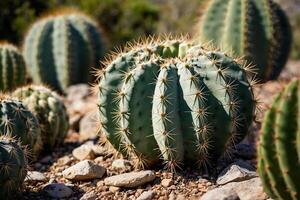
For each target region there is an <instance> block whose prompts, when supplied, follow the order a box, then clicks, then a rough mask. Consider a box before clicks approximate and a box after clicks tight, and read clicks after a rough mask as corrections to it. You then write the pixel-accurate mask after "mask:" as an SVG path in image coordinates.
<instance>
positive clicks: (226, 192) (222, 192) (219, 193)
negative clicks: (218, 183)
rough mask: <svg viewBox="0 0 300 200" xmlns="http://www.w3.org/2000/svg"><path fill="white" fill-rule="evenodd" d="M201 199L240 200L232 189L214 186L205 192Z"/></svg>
mask: <svg viewBox="0 0 300 200" xmlns="http://www.w3.org/2000/svg"><path fill="white" fill-rule="evenodd" d="M201 200H240V198H239V196H238V195H237V193H236V192H235V191H233V190H230V189H224V188H216V189H214V190H211V191H209V192H207V193H205V194H204V195H203V196H202V198H201Z"/></svg>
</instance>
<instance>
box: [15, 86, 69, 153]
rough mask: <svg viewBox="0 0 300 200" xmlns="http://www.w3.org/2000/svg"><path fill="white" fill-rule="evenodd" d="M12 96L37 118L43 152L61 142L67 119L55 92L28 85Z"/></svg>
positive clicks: (66, 129)
mask: <svg viewBox="0 0 300 200" xmlns="http://www.w3.org/2000/svg"><path fill="white" fill-rule="evenodd" d="M12 95H13V96H15V97H16V98H18V99H20V100H21V101H22V102H23V104H24V105H25V106H27V108H28V109H29V110H30V111H31V112H32V113H33V114H34V115H35V116H36V117H37V119H38V121H39V124H40V127H41V138H42V144H43V150H44V151H50V150H51V149H52V148H53V147H55V146H56V145H58V144H60V143H62V142H63V140H64V138H65V136H66V134H67V132H68V127H69V121H68V119H69V117H68V114H67V111H66V108H65V106H64V103H63V101H62V99H61V98H60V97H59V96H58V94H57V93H56V92H54V91H52V90H50V89H48V88H46V87H45V86H40V85H30V86H26V87H22V88H18V89H17V90H16V91H14V93H13V94H12Z"/></svg>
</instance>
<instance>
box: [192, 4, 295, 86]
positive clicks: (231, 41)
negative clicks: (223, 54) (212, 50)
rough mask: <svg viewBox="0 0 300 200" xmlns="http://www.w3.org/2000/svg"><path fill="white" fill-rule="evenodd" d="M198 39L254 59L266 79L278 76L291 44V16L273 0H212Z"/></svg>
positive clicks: (262, 77)
mask: <svg viewBox="0 0 300 200" xmlns="http://www.w3.org/2000/svg"><path fill="white" fill-rule="evenodd" d="M197 29H198V32H199V34H198V36H197V39H200V41H202V42H211V43H212V44H214V45H215V46H218V47H220V48H222V49H225V50H226V51H232V52H233V54H234V55H236V56H244V57H245V58H246V60H247V61H248V62H249V63H252V64H253V65H254V66H255V68H256V72H257V73H258V75H259V78H260V79H261V80H262V81H267V80H270V79H271V80H272V79H276V78H277V77H278V75H279V74H280V72H281V70H282V68H283V67H284V65H285V63H286V61H287V58H288V54H289V51H290V47H291V38H292V37H291V31H290V26H289V22H288V19H287V17H286V15H285V13H284V12H283V11H282V10H281V8H280V7H279V6H278V5H277V4H276V3H275V2H273V0H212V1H211V3H210V4H209V6H208V8H207V10H206V12H205V13H204V15H203V17H202V19H201V22H200V25H199V27H197Z"/></svg>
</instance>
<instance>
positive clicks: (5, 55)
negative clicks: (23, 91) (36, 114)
mask: <svg viewBox="0 0 300 200" xmlns="http://www.w3.org/2000/svg"><path fill="white" fill-rule="evenodd" d="M0 77H1V78H0V90H2V91H9V90H13V89H14V88H16V87H17V86H20V85H22V84H25V81H26V67H25V61H24V58H23V56H22V54H20V53H19V51H18V49H17V48H16V47H14V46H13V45H10V44H6V43H3V44H0Z"/></svg>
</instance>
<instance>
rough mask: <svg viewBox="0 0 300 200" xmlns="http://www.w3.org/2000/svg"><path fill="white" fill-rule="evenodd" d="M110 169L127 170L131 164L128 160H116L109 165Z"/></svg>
mask: <svg viewBox="0 0 300 200" xmlns="http://www.w3.org/2000/svg"><path fill="white" fill-rule="evenodd" d="M111 166H112V168H114V169H119V170H129V169H130V168H131V164H130V162H129V161H128V160H124V159H117V160H114V161H113V162H112V164H111Z"/></svg>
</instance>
